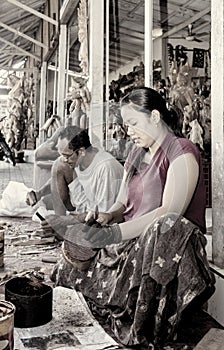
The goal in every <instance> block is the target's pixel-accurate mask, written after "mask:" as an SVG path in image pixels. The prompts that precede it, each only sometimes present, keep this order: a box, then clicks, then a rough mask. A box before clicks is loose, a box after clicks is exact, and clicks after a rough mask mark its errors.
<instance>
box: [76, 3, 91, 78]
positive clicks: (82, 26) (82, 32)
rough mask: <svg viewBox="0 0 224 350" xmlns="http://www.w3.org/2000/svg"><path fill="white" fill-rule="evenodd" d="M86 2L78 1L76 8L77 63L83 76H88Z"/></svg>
mask: <svg viewBox="0 0 224 350" xmlns="http://www.w3.org/2000/svg"><path fill="white" fill-rule="evenodd" d="M86 6H87V4H86V0H80V5H79V8H78V26H79V30H78V38H79V42H80V49H79V61H80V64H79V65H80V67H81V69H82V72H83V74H85V75H88V72H89V61H88V33H87V13H86Z"/></svg>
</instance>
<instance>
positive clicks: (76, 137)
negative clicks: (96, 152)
mask: <svg viewBox="0 0 224 350" xmlns="http://www.w3.org/2000/svg"><path fill="white" fill-rule="evenodd" d="M60 138H61V139H67V140H68V141H69V148H70V149H72V150H73V151H77V150H78V149H79V148H81V147H84V148H85V149H88V148H90V147H91V146H92V145H91V143H90V140H89V135H88V130H87V129H81V128H79V127H78V126H76V125H72V126H67V127H65V128H64V129H63V130H62V131H61V132H60Z"/></svg>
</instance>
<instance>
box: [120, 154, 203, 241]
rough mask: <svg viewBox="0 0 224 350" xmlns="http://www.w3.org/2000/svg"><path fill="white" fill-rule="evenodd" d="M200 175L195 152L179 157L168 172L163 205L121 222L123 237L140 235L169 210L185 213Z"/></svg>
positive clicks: (128, 237)
mask: <svg viewBox="0 0 224 350" xmlns="http://www.w3.org/2000/svg"><path fill="white" fill-rule="evenodd" d="M198 177H199V166H198V163H197V161H196V159H195V157H194V155H193V154H191V153H186V154H183V155H181V156H179V157H177V158H176V159H175V160H174V161H173V162H172V163H171V165H170V167H169V170H168V173H167V179H166V184H165V188H164V192H163V198H162V204H161V206H160V207H158V208H157V209H155V210H153V211H151V212H149V213H147V214H145V215H143V216H141V217H139V218H136V219H133V220H130V221H128V222H125V223H121V224H119V226H120V229H121V233H122V239H123V240H126V239H132V238H135V237H137V236H139V235H140V234H141V233H142V232H144V231H145V230H146V228H147V227H148V226H150V225H151V224H152V222H153V221H154V220H156V219H158V218H159V217H161V216H162V215H165V214H167V213H169V212H175V213H177V214H180V215H181V214H182V215H183V214H184V213H185V211H186V209H187V207H188V205H189V203H190V201H191V198H192V196H193V194H194V191H195V188H196V185H197V181H198Z"/></svg>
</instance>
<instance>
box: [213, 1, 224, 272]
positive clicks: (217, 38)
mask: <svg viewBox="0 0 224 350" xmlns="http://www.w3.org/2000/svg"><path fill="white" fill-rule="evenodd" d="M211 128H212V213H213V214H212V226H213V237H212V256H213V261H214V263H215V265H217V266H219V267H221V268H224V220H223V213H224V1H223V0H211Z"/></svg>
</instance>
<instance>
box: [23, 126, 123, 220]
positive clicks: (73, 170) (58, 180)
mask: <svg viewBox="0 0 224 350" xmlns="http://www.w3.org/2000/svg"><path fill="white" fill-rule="evenodd" d="M48 147H49V145H48ZM41 152H42V153H44V152H43V147H42V150H41ZM53 152H56V150H53ZM57 152H58V153H59V155H60V156H59V157H58V158H57V159H56V160H55V161H54V164H53V166H52V171H51V179H50V181H49V182H48V183H47V184H46V185H45V186H44V187H43V188H41V189H40V190H39V191H36V192H34V191H32V192H29V193H28V196H27V197H28V198H27V202H28V204H31V201H32V200H33V203H36V202H37V201H39V200H40V198H41V197H42V196H43V195H46V194H49V193H50V194H51V198H52V202H53V207H54V211H55V214H56V215H59V216H63V215H65V214H66V211H75V217H76V218H78V220H80V221H82V222H84V220H85V216H86V214H87V212H88V211H90V210H92V211H94V210H95V207H96V205H97V206H98V210H99V211H104V212H105V211H107V210H108V209H109V208H110V207H111V206H112V204H113V203H114V202H115V200H116V197H117V194H118V191H119V188H120V184H121V179H122V176H123V167H122V165H121V164H120V163H119V162H118V161H117V160H116V159H115V158H114V157H113V156H112V155H111V154H109V153H108V152H105V151H103V150H99V149H98V148H95V147H93V146H92V145H91V143H90V140H89V136H88V133H87V131H86V130H83V129H80V128H79V127H77V126H68V127H65V128H61V129H60V131H59V135H58V143H57ZM39 153H40V152H39Z"/></svg>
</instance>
